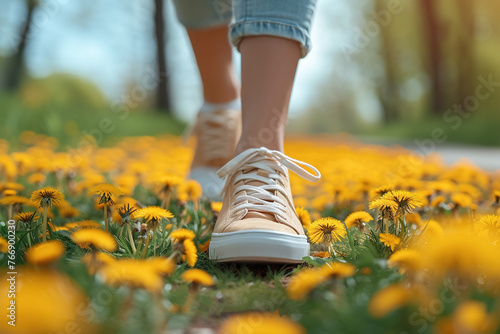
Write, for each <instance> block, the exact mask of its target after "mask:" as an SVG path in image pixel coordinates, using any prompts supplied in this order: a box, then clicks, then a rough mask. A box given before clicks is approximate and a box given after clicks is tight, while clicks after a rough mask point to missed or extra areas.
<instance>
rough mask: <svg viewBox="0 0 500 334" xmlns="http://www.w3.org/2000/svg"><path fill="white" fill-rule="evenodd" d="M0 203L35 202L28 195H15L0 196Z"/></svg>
mask: <svg viewBox="0 0 500 334" xmlns="http://www.w3.org/2000/svg"><path fill="white" fill-rule="evenodd" d="M0 204H1V205H16V204H33V202H32V201H31V200H30V199H29V198H27V197H24V196H17V195H13V196H6V197H3V198H0Z"/></svg>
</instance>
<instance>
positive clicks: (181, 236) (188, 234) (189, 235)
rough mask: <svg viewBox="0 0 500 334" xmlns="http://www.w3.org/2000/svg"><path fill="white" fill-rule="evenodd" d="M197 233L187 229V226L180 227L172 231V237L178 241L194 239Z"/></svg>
mask: <svg viewBox="0 0 500 334" xmlns="http://www.w3.org/2000/svg"><path fill="white" fill-rule="evenodd" d="M195 236H196V235H195V234H194V232H193V231H191V230H187V229H185V228H180V229H177V230H175V231H172V233H170V238H172V239H173V240H175V241H177V242H183V241H184V240H193V239H194V237H195Z"/></svg>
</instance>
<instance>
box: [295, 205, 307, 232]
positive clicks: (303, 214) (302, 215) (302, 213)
mask: <svg viewBox="0 0 500 334" xmlns="http://www.w3.org/2000/svg"><path fill="white" fill-rule="evenodd" d="M295 212H296V213H297V217H299V221H300V223H301V224H302V226H303V227H304V228H306V229H310V228H311V216H310V215H309V212H307V210H306V209H304V208H302V207H297V208H295Z"/></svg>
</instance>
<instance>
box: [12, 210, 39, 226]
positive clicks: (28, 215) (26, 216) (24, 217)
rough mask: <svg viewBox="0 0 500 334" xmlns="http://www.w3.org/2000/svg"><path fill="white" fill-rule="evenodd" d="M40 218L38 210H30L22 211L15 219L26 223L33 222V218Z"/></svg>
mask: <svg viewBox="0 0 500 334" xmlns="http://www.w3.org/2000/svg"><path fill="white" fill-rule="evenodd" d="M38 218H40V217H39V216H37V213H36V212H32V211H29V212H20V213H18V214H17V215H15V216H14V218H13V219H14V220H16V221H20V222H23V223H25V224H31V222H33V220H37V219H38Z"/></svg>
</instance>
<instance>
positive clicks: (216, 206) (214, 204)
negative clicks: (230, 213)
mask: <svg viewBox="0 0 500 334" xmlns="http://www.w3.org/2000/svg"><path fill="white" fill-rule="evenodd" d="M210 208H211V209H212V211H213V212H217V213H219V212H220V210H222V202H211V203H210Z"/></svg>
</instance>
